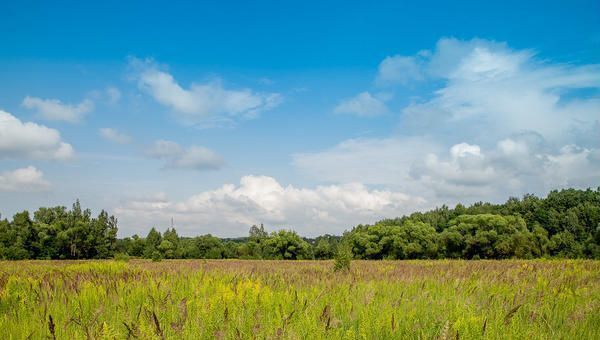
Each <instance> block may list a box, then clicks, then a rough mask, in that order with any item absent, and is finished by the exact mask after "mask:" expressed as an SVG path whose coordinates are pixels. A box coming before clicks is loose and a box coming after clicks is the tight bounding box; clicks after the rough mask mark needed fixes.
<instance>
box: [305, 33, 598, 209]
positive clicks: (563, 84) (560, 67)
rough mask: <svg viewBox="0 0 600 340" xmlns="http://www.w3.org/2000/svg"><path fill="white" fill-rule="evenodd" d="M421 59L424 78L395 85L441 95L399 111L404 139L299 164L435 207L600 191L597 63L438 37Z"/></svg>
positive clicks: (346, 148) (335, 151) (332, 151)
mask: <svg viewBox="0 0 600 340" xmlns="http://www.w3.org/2000/svg"><path fill="white" fill-rule="evenodd" d="M414 58H415V60H418V62H417V63H416V64H417V65H418V67H419V73H418V74H419V75H422V77H423V78H422V79H421V78H420V77H421V76H414V75H413V76H412V77H408V78H402V79H400V78H398V79H396V80H397V82H402V81H404V80H406V81H409V80H410V79H413V80H418V81H420V80H432V81H434V82H432V83H431V85H432V86H438V88H437V89H435V90H434V91H433V92H432V93H431V94H430V95H429V96H423V97H424V98H428V99H425V100H422V101H418V102H414V103H412V104H410V105H408V106H406V107H404V108H403V109H402V110H400V111H401V116H400V126H399V129H398V133H399V135H397V136H391V137H388V138H379V139H377V138H373V139H361V140H355V139H353V140H347V141H343V142H341V143H339V144H338V145H336V146H334V147H331V148H329V149H326V150H322V151H319V152H313V153H304V154H297V155H295V156H294V158H293V164H294V165H295V166H296V167H297V168H298V169H300V170H301V171H303V172H304V173H306V174H309V175H311V176H312V177H313V178H316V179H318V180H321V181H327V182H333V183H344V182H348V181H361V182H363V183H372V184H378V185H384V186H386V187H392V188H399V189H401V190H402V191H403V192H406V193H407V194H417V193H418V194H420V195H423V196H424V197H425V198H427V199H428V201H429V202H430V203H431V204H435V203H449V200H453V199H456V201H460V200H466V201H469V200H470V201H473V200H486V201H487V200H504V199H506V197H508V196H509V195H520V194H523V193H527V192H533V193H537V194H543V193H546V192H547V191H548V190H551V189H555V188H561V187H565V186H574V187H581V188H585V187H588V186H592V187H595V186H597V185H598V183H600V161H599V159H600V157H599V155H600V138H598V136H600V99H598V98H597V96H594V95H583V96H582V95H580V92H579V90H581V89H585V90H591V93H597V91H598V89H600V65H572V64H556V63H551V62H549V61H541V60H538V59H536V54H535V53H534V52H533V51H531V50H513V49H511V48H510V47H509V46H508V45H507V44H505V43H498V42H493V41H486V40H481V39H474V40H470V41H460V40H456V39H441V40H440V41H439V42H438V44H437V46H436V48H435V50H434V51H432V52H429V53H420V54H419V55H417V56H415V57H414ZM394 60H395V59H393V58H392V59H389V58H388V59H386V61H384V62H382V65H387V64H390V63H392V61H394ZM399 60H400V59H399ZM401 60H403V62H404V63H407V60H405V59H401ZM388 66H389V65H388ZM386 67H387V66H386ZM384 69H385V68H384ZM389 74H392V73H389ZM403 74H404V73H403ZM415 74H417V73H415ZM379 76H380V77H381V74H380V75H379ZM392 78H393V77H390V78H389V79H390V80H391V79H392ZM587 92H590V91H587Z"/></svg>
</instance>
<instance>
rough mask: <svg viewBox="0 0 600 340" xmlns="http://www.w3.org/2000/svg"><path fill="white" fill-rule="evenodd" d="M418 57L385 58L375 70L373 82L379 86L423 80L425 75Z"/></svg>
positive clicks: (399, 56)
mask: <svg viewBox="0 0 600 340" xmlns="http://www.w3.org/2000/svg"><path fill="white" fill-rule="evenodd" d="M421 64H422V60H421V58H420V57H419V56H415V57H408V56H401V55H395V56H391V57H387V58H385V59H384V60H383V61H382V62H381V63H380V64H379V69H378V70H377V77H376V79H375V82H376V83H377V84H379V85H389V84H395V83H400V84H408V83H409V82H411V81H415V80H423V79H424V78H425V74H424V72H423V69H422V65H421Z"/></svg>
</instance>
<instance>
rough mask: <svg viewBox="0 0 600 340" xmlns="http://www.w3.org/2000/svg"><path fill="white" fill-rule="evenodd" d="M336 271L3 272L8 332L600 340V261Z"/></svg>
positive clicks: (250, 265) (215, 264) (34, 264)
mask: <svg viewBox="0 0 600 340" xmlns="http://www.w3.org/2000/svg"><path fill="white" fill-rule="evenodd" d="M332 267H333V263H332V262H328V261H327V262H325V261H324V262H319V261H297V262H284V261H241V260H223V261H217V260H215V261H203V260H194V261H192V260H189V261H188V260H181V261H179V260H174V261H162V262H151V261H141V260H131V261H129V262H123V261H78V262H76V261H20V262H0V329H1V330H2V333H3V334H4V337H5V338H7V339H26V338H30V339H42V338H51V339H52V338H54V337H55V338H56V339H86V338H87V339H115V338H117V339H124V338H128V337H129V338H140V339H161V338H166V339H181V338H185V339H198V338H226V339H230V338H232V339H234V338H242V339H248V338H257V339H276V338H285V339H331V338H344V339H390V338H397V339H456V338H460V339H509V338H510V339H525V338H526V339H600V262H598V261H579V260H576V261H574V260H568V261H558V260H556V261H543V260H539V261H371V262H367V261H353V263H352V268H351V270H350V271H349V272H336V273H334V272H333V270H332ZM50 320H52V321H50Z"/></svg>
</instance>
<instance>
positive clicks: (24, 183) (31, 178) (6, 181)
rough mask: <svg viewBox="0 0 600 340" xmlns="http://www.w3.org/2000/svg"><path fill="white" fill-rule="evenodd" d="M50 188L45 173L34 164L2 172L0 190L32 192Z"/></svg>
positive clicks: (0, 174)
mask: <svg viewBox="0 0 600 340" xmlns="http://www.w3.org/2000/svg"><path fill="white" fill-rule="evenodd" d="M49 188H50V183H49V182H48V181H46V180H45V179H44V174H43V173H42V172H41V171H40V170H38V169H36V168H35V167H33V166H28V167H26V168H20V169H16V170H12V171H5V172H2V173H0V191H8V192H30V191H44V190H48V189H49Z"/></svg>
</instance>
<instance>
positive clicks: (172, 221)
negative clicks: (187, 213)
mask: <svg viewBox="0 0 600 340" xmlns="http://www.w3.org/2000/svg"><path fill="white" fill-rule="evenodd" d="M171 229H173V217H171Z"/></svg>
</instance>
